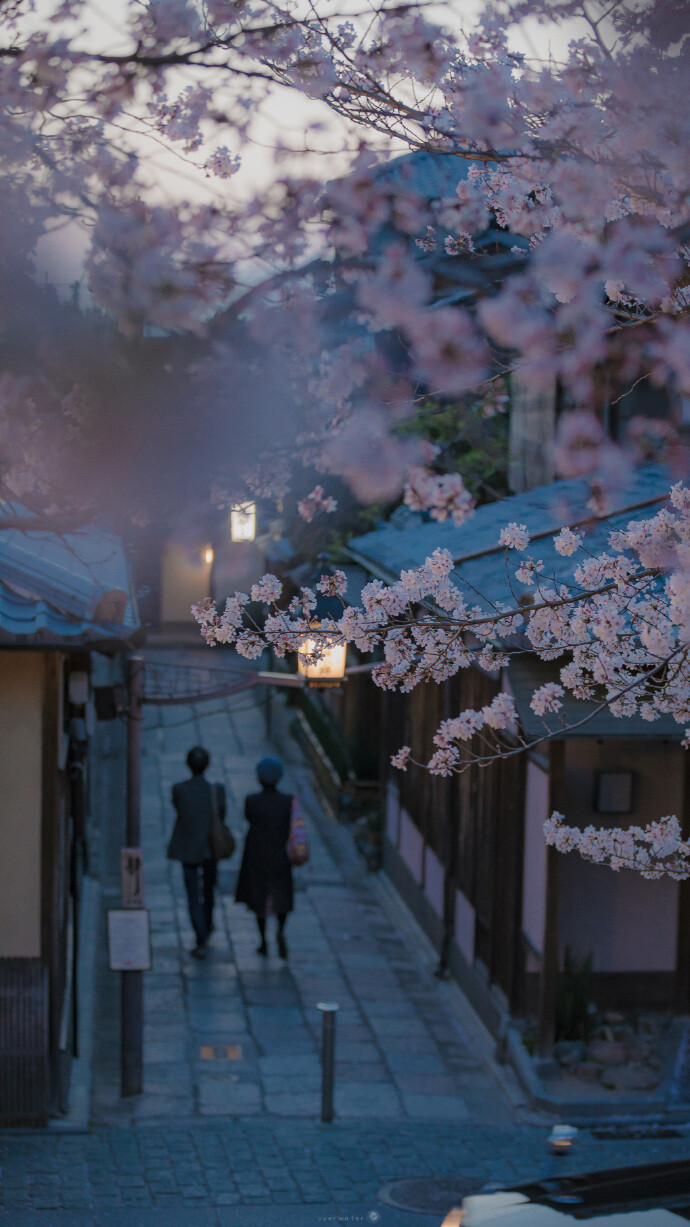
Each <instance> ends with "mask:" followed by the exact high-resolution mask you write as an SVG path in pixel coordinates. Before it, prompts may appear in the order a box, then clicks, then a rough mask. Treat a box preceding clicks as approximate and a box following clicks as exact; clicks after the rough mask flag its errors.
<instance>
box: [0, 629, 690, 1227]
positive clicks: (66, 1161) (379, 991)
mask: <svg viewBox="0 0 690 1227" xmlns="http://www.w3.org/2000/svg"><path fill="white" fill-rule="evenodd" d="M152 658H153V659H155V661H156V662H157V663H158V664H159V665H162V666H173V665H174V664H176V663H177V664H178V665H179V664H180V663H181V662H184V663H185V664H186V665H187V666H189V665H190V664H191V663H194V662H195V661H196V662H198V661H201V662H202V663H203V664H204V665H208V663H209V657H208V653H207V652H206V653H191V652H187V653H186V654H184V656H183V657H182V656H181V655H180V654H179V653H174V652H167V653H164V652H158V653H157V654H155V656H152ZM209 667H212V668H214V669H216V670H218V671H220V670H222V669H223V668H227V667H229V660H228V656H226V655H225V654H222V653H220V652H219V653H218V654H217V656H216V657H214V658H213V665H212V666H209ZM162 675H163V674H162ZM265 700H266V695H265V694H261V693H260V692H248V693H244V694H240V695H238V696H234V697H232V698H230V699H228V700H222V701H220V702H208V703H206V704H204V705H198V706H197V707H185V706H176V707H161V708H156V707H147V708H146V710H145V732H144V751H145V757H144V762H143V830H144V839H143V844H144V852H145V873H146V898H147V904H148V906H149V908H150V909H151V916H152V930H153V950H154V966H153V970H152V971H151V972H148V973H146V977H145V1089H144V1094H143V1095H142V1096H140V1097H137V1098H134V1099H131V1100H126V1101H123V1100H121V1099H120V1097H119V1047H118V1044H119V1035H118V1032H119V995H118V993H119V983H118V976H117V975H116V974H114V973H111V972H109V971H108V970H107V961H106V958H105V950H104V949H103V951H102V952H101V955H100V957H99V978H98V984H97V1016H96V1037H95V1062H94V1085H93V1096H92V1128H91V1131H90V1132H85V1133H82V1134H74V1135H68V1134H63V1135H56V1134H53V1135H52V1136H49V1135H46V1134H40V1135H33V1136H32V1135H29V1134H23V1135H14V1136H13V1135H9V1134H7V1135H4V1136H0V1163H1V1164H2V1179H1V1182H0V1223H2V1224H3V1227H4V1225H5V1224H7V1225H8V1227H125V1225H126V1227H177V1225H178V1224H179V1225H180V1227H182V1225H184V1227H279V1225H280V1227H312V1224H318V1223H328V1222H341V1223H348V1224H349V1223H355V1222H359V1223H368V1222H373V1223H379V1224H380V1227H422V1225H423V1224H433V1223H435V1222H436V1221H437V1220H436V1219H435V1218H434V1217H431V1216H428V1215H422V1214H418V1213H408V1212H404V1211H400V1210H395V1209H392V1208H390V1207H389V1206H387V1205H385V1204H383V1202H381V1201H380V1200H379V1199H378V1193H379V1191H380V1190H381V1187H382V1186H383V1185H384V1184H385V1183H386V1182H387V1181H391V1180H395V1179H401V1178H405V1177H423V1176H438V1177H456V1178H458V1179H460V1178H466V1179H468V1180H472V1181H474V1182H476V1183H482V1182H484V1181H487V1180H491V1181H501V1182H514V1181H516V1180H519V1179H523V1178H529V1177H532V1176H535V1175H538V1174H539V1173H541V1172H543V1171H544V1165H545V1144H544V1142H545V1136H546V1133H547V1131H548V1122H547V1121H545V1120H543V1121H542V1120H539V1119H536V1118H534V1117H533V1116H531V1115H530V1114H529V1113H527V1111H526V1110H525V1108H524V1106H521V1105H520V1094H519V1091H518V1089H517V1085H516V1083H515V1082H514V1080H511V1078H510V1077H509V1076H508V1075H507V1074H506V1073H503V1074H500V1073H499V1071H498V1070H497V1069H496V1067H495V1066H494V1065H493V1063H492V1062H491V1060H490V1059H489V1058H490V1052H491V1047H490V1045H489V1044H488V1043H487V1042H486V1041H487V1037H486V1035H485V1033H483V1030H482V1028H481V1026H480V1025H479V1024H478V1022H477V1021H476V1019H474V1016H473V1015H472V1014H471V1011H469V1008H468V1007H467V1004H466V1003H463V1001H462V999H461V996H460V994H459V992H458V990H457V989H456V988H455V987H454V986H452V985H449V984H444V983H441V982H439V981H438V980H436V979H435V978H434V976H433V952H431V950H430V948H429V947H428V946H426V944H425V941H424V939H423V938H421V936H420V935H419V933H418V931H416V929H415V926H414V925H412V924H411V923H410V921H409V918H407V919H406V917H405V915H404V910H403V909H401V908H400V907H399V905H396V904H395V901H394V900H391V898H390V897H389V895H388V893H387V891H386V889H385V887H384V886H383V885H382V884H381V883H379V882H378V880H377V879H376V878H375V877H371V876H369V875H367V873H366V872H365V870H364V868H363V867H362V865H361V863H360V862H359V861H358V860H357V858H356V857H355V855H354V854H353V853H352V851H351V848H350V845H349V837H348V836H347V834H346V833H344V832H343V830H342V829H341V828H339V827H338V826H337V824H336V823H335V822H334V821H333V820H332V819H331V818H330V817H328V816H327V815H326V814H325V813H324V812H323V810H322V808H321V807H320V805H319V801H318V797H317V795H316V794H315V792H314V790H313V788H312V785H311V780H310V775H309V772H308V770H307V768H306V766H305V763H304V760H303V758H302V755H301V752H300V751H299V749H298V748H297V745H296V743H294V742H293V741H292V740H291V739H290V738H289V737H287V735H286V713H284V712H283V711H282V709H280V710H279V709H277V710H276V711H275V712H274V718H273V728H274V731H275V738H276V740H275V741H274V742H273V743H270V742H268V741H267V739H266V733H265V715H266V706H265ZM199 742H200V743H203V744H205V745H206V746H207V747H208V749H209V750H210V752H211V754H212V759H213V761H212V766H211V769H210V772H209V777H210V778H211V779H222V780H223V781H224V783H225V787H226V790H227V794H228V799H229V821H230V825H231V826H232V827H233V829H234V830H235V833H236V835H237V836H238V839H239V840H241V838H242V836H243V830H242V828H243V818H242V800H243V797H244V794H245V793H246V792H247V791H249V790H253V789H254V788H255V777H254V770H253V769H254V764H255V763H256V761H257V759H258V758H259V757H261V755H262V754H263V753H265V752H266V751H267V750H268V749H269V748H273V749H274V750H275V749H276V748H277V749H278V750H279V752H280V753H281V755H282V756H283V758H284V759H285V762H286V777H285V781H284V787H286V788H288V789H290V790H294V791H296V792H297V793H298V794H299V796H300V798H301V799H302V802H303V808H304V810H305V817H306V821H307V825H308V829H309V835H310V840H311V845H312V859H311V861H310V863H309V865H308V866H306V867H304V868H302V869H300V870H298V871H296V874H295V877H296V882H297V894H296V904H295V912H294V913H293V915H292V916H291V917H290V920H289V922H288V928H287V939H288V944H289V950H290V958H289V962H288V963H287V964H286V963H283V962H282V961H281V960H280V959H278V957H277V955H276V951H275V942H274V938H273V933H272V932H271V939H270V940H271V953H270V958H269V959H268V960H263V959H261V958H260V957H259V956H258V955H257V954H256V944H257V933H256V929H255V924H254V918H253V916H251V915H250V914H249V913H247V912H246V910H245V909H244V908H243V907H238V906H236V905H235V904H234V902H233V893H234V882H235V877H236V873H237V868H238V864H239V854H236V856H235V858H234V860H233V862H231V864H230V867H229V868H225V867H224V868H223V869H222V871H221V875H220V898H219V906H218V909H217V916H216V932H215V934H214V936H213V939H212V952H211V954H210V956H209V958H208V959H207V960H206V961H205V962H195V961H194V960H193V959H192V958H191V957H190V955H189V949H190V947H191V946H192V944H193V937H192V932H191V929H190V926H189V922H188V918H187V911H186V902H185V898H184V892H183V888H182V882H181V873H180V869H179V866H177V865H171V864H170V863H169V862H168V861H167V859H166V857H165V846H166V841H167V837H168V834H169V832H170V828H171V822H172V813H171V808H170V804H169V796H170V786H171V784H172V783H173V781H175V780H177V779H179V778H183V777H184V775H185V768H184V756H185V753H186V751H187V749H188V748H189V746H190V745H192V744H194V743H199ZM111 791H113V793H114V800H112V804H113V805H115V804H116V802H117V796H116V793H117V790H116V789H114V790H111ZM103 804H104V806H105V804H106V801H105V798H104V800H103ZM106 818H107V816H106ZM106 818H104V821H103V824H102V829H103V831H104V834H105V835H108V831H109V836H108V838H104V839H103V841H102V848H101V859H102V865H101V870H102V874H101V876H102V882H103V887H104V906H112V905H113V903H116V902H117V899H118V889H119V887H118V874H119V862H118V857H119V852H118V849H119V834H118V831H117V830H116V829H115V830H113V822H112V821H111V823H110V829H109V824H108V822H107V820H106ZM104 928H105V926H104V924H103V925H102V926H101V933H100V935H99V940H101V941H102V940H103V934H104ZM321 1000H332V1001H336V1002H337V1003H338V1004H339V1006H340V1010H339V1014H338V1030H337V1064H336V1098H335V1106H336V1119H335V1121H334V1122H333V1123H332V1124H330V1125H329V1124H321V1123H320V1121H319V1119H318V1117H319V1106H320V1098H319V1089H320V1055H319V1054H320V1031H319V1028H320V1016H319V1013H318V1010H317V1009H316V1004H317V1002H318V1001H321ZM502 1080H503V1081H502ZM687 1154H688V1140H687V1136H686V1135H685V1134H684V1133H681V1135H680V1136H678V1137H675V1138H668V1139H663V1140H662V1139H659V1140H655V1141H649V1140H647V1141H627V1142H624V1141H612V1140H597V1139H596V1138H594V1137H593V1136H592V1135H591V1134H590V1133H588V1132H585V1133H583V1134H582V1137H581V1139H580V1140H579V1142H578V1146H577V1149H576V1151H575V1152H574V1154H573V1155H572V1156H571V1157H569V1158H568V1159H567V1160H564V1161H563V1163H564V1164H565V1165H567V1166H569V1167H570V1169H571V1170H575V1169H577V1168H579V1169H586V1168H589V1167H606V1166H618V1165H621V1164H627V1163H635V1164H637V1163H640V1162H653V1161H654V1160H655V1159H661V1158H669V1159H671V1158H676V1157H681V1156H683V1157H685V1156H687Z"/></svg>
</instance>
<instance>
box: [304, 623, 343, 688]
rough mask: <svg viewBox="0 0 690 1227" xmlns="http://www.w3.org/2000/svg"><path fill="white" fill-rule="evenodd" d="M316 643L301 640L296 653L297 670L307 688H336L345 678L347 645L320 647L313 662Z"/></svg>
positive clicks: (311, 640)
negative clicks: (316, 658)
mask: <svg viewBox="0 0 690 1227" xmlns="http://www.w3.org/2000/svg"><path fill="white" fill-rule="evenodd" d="M315 629H316V628H315ZM318 642H319V641H318V640H317V639H303V640H302V643H301V644H300V646H299V650H298V652H297V670H298V672H299V674H300V676H301V677H303V678H304V679H305V681H306V684H307V686H314V687H328V686H337V685H339V683H340V682H342V680H343V678H344V676H345V660H346V656H347V644H345V643H335V644H333V645H332V646H330V647H328V646H325V645H322V646H321V647H320V648H319V656H318V660H314V659H312V658H313V655H314V652H315V651H316V650H317V644H318Z"/></svg>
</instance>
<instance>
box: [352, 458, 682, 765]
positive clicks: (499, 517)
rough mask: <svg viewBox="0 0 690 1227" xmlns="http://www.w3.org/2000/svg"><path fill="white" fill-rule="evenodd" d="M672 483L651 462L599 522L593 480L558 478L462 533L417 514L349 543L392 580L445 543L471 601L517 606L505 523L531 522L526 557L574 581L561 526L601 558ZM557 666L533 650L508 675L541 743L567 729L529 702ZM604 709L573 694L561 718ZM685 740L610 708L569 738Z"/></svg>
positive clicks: (490, 507) (673, 730) (663, 726)
mask: <svg viewBox="0 0 690 1227" xmlns="http://www.w3.org/2000/svg"><path fill="white" fill-rule="evenodd" d="M671 481H672V478H671V477H670V475H669V472H668V470H667V468H666V467H665V466H663V465H645V466H643V467H641V468H639V469H637V470H636V471H635V473H634V475H633V478H632V481H631V483H630V484H629V485H628V486H627V488H626V489H624V490H621V491H618V492H617V493H614V494H612V495H611V512H610V514H609V516H608V517H607V519H606V520H598V519H594V518H593V517H592V514H591V512H590V511H589V510H588V508H587V505H586V504H587V500H588V498H589V488H588V484H587V482H586V481H584V480H573V481H557V482H553V483H552V484H551V485H548V486H540V487H538V488H537V489H535V490H528V491H526V492H525V493H524V494H516V495H513V496H512V497H511V498H507V499H505V500H503V501H501V502H498V503H490V504H487V505H486V506H484V507H480V508H478V509H477V511H476V512H475V514H474V515H473V516H471V517H470V519H469V520H467V521H466V522H465V524H463V525H462V527H460V528H455V527H454V526H453V525H452V524H448V523H446V524H437V523H434V522H424V521H423V520H422V517H421V516H414V515H411V516H409V517H408V518H407V520H406V519H405V517H404V516H401V517H400V518H399V523H400V527H396V526H395V525H394V524H390V523H389V524H387V525H386V526H385V527H384V528H380V529H377V530H376V531H375V532H371V533H366V534H365V536H363V537H355V538H354V539H353V540H352V541H350V542H349V543H348V545H349V552H350V554H351V556H352V557H353V559H355V560H356V561H357V562H359V563H360V564H361V565H362V566H364V567H366V568H367V570H368V571H369V573H370V575H375V576H378V577H379V578H381V579H383V580H388V581H392V580H394V579H395V578H396V577H397V576H398V575H399V574H400V572H401V571H402V570H409V569H412V568H413V567H417V566H420V565H421V563H423V562H424V559H425V558H428V557H429V555H430V554H431V553H433V551H434V550H435V549H436V548H437V547H438V546H443V547H445V548H446V549H448V550H450V552H451V554H452V555H453V558H454V559H455V563H456V566H455V571H454V574H453V580H454V582H455V583H456V584H457V585H458V587H459V588H460V589H461V591H462V592H463V595H464V596H465V597H466V599H468V600H470V601H472V603H476V604H480V605H482V606H484V607H486V606H487V605H490V604H498V603H499V602H505V603H506V604H513V603H514V600H515V596H514V595H513V592H515V593H518V592H520V591H529V589H525V588H523V587H522V586H521V585H520V584H518V583H517V581H515V580H513V592H511V588H510V584H509V581H508V572H507V570H506V564H505V551H504V550H503V548H501V547H499V546H498V537H499V533H500V529H501V528H502V527H503V526H504V525H505V524H506V523H509V522H511V521H515V522H516V523H517V524H526V525H527V528H528V530H529V532H530V536H531V537H532V541H531V543H530V545H529V546H528V548H527V551H526V554H527V555H528V556H531V557H533V558H535V559H541V560H542V561H543V562H544V572H543V576H544V577H545V578H550V577H554V578H555V580H556V581H557V582H567V581H568V580H569V579H572V572H573V563H574V562H575V563H576V561H577V559H576V557H574V558H573V557H571V558H563V557H561V555H560V554H558V553H557V551H556V550H555V549H554V545H553V536H554V534H555V533H557V532H558V531H559V529H561V528H562V527H563V526H564V525H565V524H570V525H571V526H572V525H574V524H577V523H580V525H581V527H582V528H583V529H584V530H585V534H586V536H585V545H586V547H587V549H588V550H590V551H591V552H592V553H600V552H601V551H602V550H604V549H606V546H607V543H608V535H609V532H610V531H611V530H612V529H620V528H625V527H626V526H627V524H628V523H629V522H630V520H644V519H645V518H647V517H649V516H652V515H654V514H655V512H656V511H657V510H658V508H659V505H660V504H661V503H663V501H664V499H665V498H666V496H667V495H668V490H669V485H670V483H671ZM523 557H525V555H524V554H518V553H517V552H513V554H512V560H514V566H513V568H512V570H513V571H514V570H515V568H516V567H517V566H518V564H519V559H520V558H523ZM558 667H559V663H558V662H555V663H553V664H547V663H546V662H544V661H542V660H540V659H539V658H538V657H536V656H534V655H533V654H532V653H530V652H529V651H527V652H525V653H524V655H522V654H519V655H516V656H514V658H513V659H512V661H511V663H510V666H509V668H508V671H507V678H508V682H509V685H510V687H511V689H512V691H513V694H514V696H515V701H516V706H517V708H518V711H519V714H520V720H521V723H522V726H523V730H524V732H525V733H526V735H527V736H528V737H530V738H534V739H538V738H539V737H542V736H544V734H545V732H547V731H555V730H557V729H559V728H560V727H562V726H561V722H559V721H558V720H557V719H556V717H554V716H551V717H547V718H546V720H542V719H540V718H538V717H536V716H535V715H534V713H533V712H532V710H531V708H530V705H529V704H530V699H531V697H532V694H533V693H534V690H535V689H536V688H537V686H541V685H542V684H543V683H544V682H547V681H557V680H558ZM597 706H598V705H597V704H596V703H583V702H580V701H578V700H576V699H573V698H572V697H570V696H566V698H565V701H564V708H563V711H562V712H561V713H560V714H561V715H564V716H565V720H566V723H567V724H568V725H572V724H574V723H576V722H577V721H580V720H583V719H584V717H585V716H589V715H591V713H592V712H593V711H594V709H595V708H596V707H597ZM681 735H682V730H681V726H680V725H679V724H677V723H676V721H675V720H673V719H672V718H671V717H670V716H663V717H661V718H660V719H659V720H656V721H654V722H648V721H645V720H642V719H641V718H638V717H635V718H633V719H629V718H621V719H619V718H617V717H615V716H613V715H612V713H611V712H610V711H608V710H604V711H601V712H598V713H597V714H596V715H591V719H589V720H588V721H587V723H586V724H583V725H582V727H581V728H580V729H575V730H573V732H572V733H570V732H569V733H568V736H582V737H607V738H611V737H617V738H637V737H640V738H642V737H644V738H647V739H656V738H664V739H670V740H673V741H677V740H678V739H679V738H680V736H681Z"/></svg>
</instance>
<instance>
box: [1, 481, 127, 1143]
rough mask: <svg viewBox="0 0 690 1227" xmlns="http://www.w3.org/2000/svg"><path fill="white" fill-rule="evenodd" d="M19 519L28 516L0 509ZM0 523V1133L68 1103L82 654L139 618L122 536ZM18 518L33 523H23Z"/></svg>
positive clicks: (86, 728)
mask: <svg viewBox="0 0 690 1227" xmlns="http://www.w3.org/2000/svg"><path fill="white" fill-rule="evenodd" d="M10 516H11V517H12V522H13V523H14V522H15V521H16V520H17V518H19V519H21V518H22V516H23V511H22V509H21V508H19V507H17V506H8V505H7V504H4V505H3V507H2V519H4V520H5V521H6V522H7V518H8V517H10ZM2 519H0V781H1V787H0V1126H9V1125H13V1126H17V1125H45V1124H46V1123H47V1122H48V1119H49V1117H50V1116H51V1115H60V1114H61V1113H64V1112H65V1111H66V1110H67V1107H68V1103H69V1080H70V1064H71V1058H72V1056H73V1055H74V1054H75V1051H76V1034H77V1020H78V1013H79V992H80V986H79V983H78V976H77V966H78V961H79V950H80V942H81V940H85V941H92V940H93V935H92V934H84V935H82V933H81V926H80V919H81V903H82V893H83V892H82V887H83V883H84V872H85V868H86V865H87V835H88V823H87V819H88V809H89V795H88V794H89V766H88V764H89V754H88V749H89V736H90V733H91V732H92V730H93V721H94V708H93V702H92V693H91V687H90V681H89V678H90V672H91V655H92V653H93V652H103V653H107V654H110V655H116V654H118V653H123V652H125V651H126V650H127V649H128V647H129V646H131V645H130V641H131V637H132V636H133V635H135V634H136V631H137V626H138V615H137V611H136V603H135V600H134V597H133V595H132V585H131V582H130V572H129V564H128V560H127V558H126V556H125V552H124V550H123V546H122V542H121V541H120V539H119V538H118V537H115V536H113V535H112V534H110V533H107V532H101V531H98V530H96V529H94V528H84V529H81V530H77V531H73V532H69V533H66V534H65V535H63V536H59V535H58V534H56V533H52V532H45V531H34V530H31V529H27V530H26V531H24V530H21V529H20V528H10V527H3V524H2ZM26 519H27V524H29V523H30V522H31V517H29V516H28V515H27V516H26Z"/></svg>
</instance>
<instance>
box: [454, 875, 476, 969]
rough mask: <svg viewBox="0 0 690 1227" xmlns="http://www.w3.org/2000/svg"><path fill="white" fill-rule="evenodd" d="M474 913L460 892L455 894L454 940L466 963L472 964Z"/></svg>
mask: <svg viewBox="0 0 690 1227" xmlns="http://www.w3.org/2000/svg"><path fill="white" fill-rule="evenodd" d="M474 923H475V911H474V908H473V907H472V904H471V903H470V902H469V900H468V899H467V898H466V897H465V895H463V893H462V891H461V890H458V891H456V892H455V940H456V942H457V943H458V946H459V947H460V949H461V950H462V953H463V954H464V956H465V958H466V959H467V962H468V963H469V964H470V967H471V966H472V964H473V962H474Z"/></svg>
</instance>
